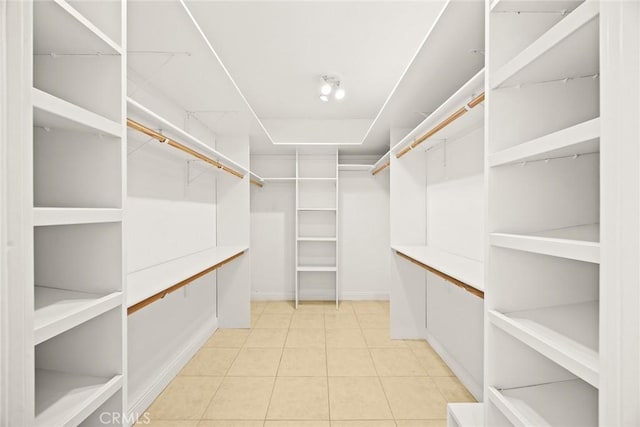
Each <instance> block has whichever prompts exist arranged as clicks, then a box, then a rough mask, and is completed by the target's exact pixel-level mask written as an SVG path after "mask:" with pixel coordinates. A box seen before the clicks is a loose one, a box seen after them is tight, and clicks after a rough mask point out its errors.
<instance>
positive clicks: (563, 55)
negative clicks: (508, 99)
mask: <svg viewBox="0 0 640 427" xmlns="http://www.w3.org/2000/svg"><path fill="white" fill-rule="evenodd" d="M599 13H600V6H599V4H598V2H597V1H593V0H587V1H585V2H584V3H583V4H581V5H580V6H578V7H577V8H576V9H575V10H574V11H573V12H571V13H570V14H569V15H568V16H566V17H565V18H564V19H563V20H561V21H560V22H558V23H557V24H556V25H554V26H553V27H552V28H551V29H549V30H548V31H547V32H546V33H544V34H543V35H542V36H540V38H538V39H537V40H536V41H534V42H533V43H532V44H531V45H529V47H527V48H526V49H524V50H523V51H522V52H520V53H519V54H518V55H517V56H516V57H515V58H513V59H512V60H510V61H509V62H507V63H506V64H505V65H503V66H502V67H500V68H499V69H498V70H497V71H496V72H495V73H494V74H492V76H491V88H492V89H495V88H498V87H501V86H511V85H520V84H525V83H531V82H544V81H550V80H560V79H564V78H568V77H578V76H586V75H593V74H597V73H598V70H599V49H598V37H599V25H598V20H597V19H595V18H596V17H597V16H598V14H599Z"/></svg>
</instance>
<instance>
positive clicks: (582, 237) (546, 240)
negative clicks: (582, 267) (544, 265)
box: [490, 224, 600, 263]
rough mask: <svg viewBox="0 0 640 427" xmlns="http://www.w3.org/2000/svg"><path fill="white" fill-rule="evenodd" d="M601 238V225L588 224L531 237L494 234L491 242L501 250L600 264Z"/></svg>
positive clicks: (526, 235)
mask: <svg viewBox="0 0 640 427" xmlns="http://www.w3.org/2000/svg"><path fill="white" fill-rule="evenodd" d="M599 237H600V227H599V224H589V225H580V226H575V227H566V228H559V229H554V230H548V231H541V232H537V233H528V234H509V233H491V235H490V242H491V244H492V245H493V246H499V247H502V248H508V249H515V250H519V251H526V252H532V253H537V254H542V255H550V256H555V257H560V258H567V259H575V260H578V261H586V262H592V263H599V262H600V243H599Z"/></svg>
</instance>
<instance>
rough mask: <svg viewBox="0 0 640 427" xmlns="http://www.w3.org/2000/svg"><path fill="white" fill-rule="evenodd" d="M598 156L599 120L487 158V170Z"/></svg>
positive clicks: (587, 122) (560, 131) (551, 134)
mask: <svg viewBox="0 0 640 427" xmlns="http://www.w3.org/2000/svg"><path fill="white" fill-rule="evenodd" d="M599 152H600V118H599V117H597V118H595V119H591V120H587V121H586V122H582V123H579V124H577V125H574V126H571V127H568V128H566V129H562V130H559V131H557V132H553V133H550V134H548V135H545V136H542V137H540V138H536V139H534V140H531V141H528V142H524V143H522V144H518V145H516V146H514V147H511V148H507V149H505V150H502V151H499V152H497V153H494V154H491V155H490V156H489V165H490V166H491V167H497V166H504V165H509V164H514V163H521V162H529V161H537V160H546V159H554V158H559V157H568V156H572V155H576V154H577V155H581V154H590V153H599Z"/></svg>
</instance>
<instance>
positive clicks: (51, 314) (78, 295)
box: [33, 286, 122, 345]
mask: <svg viewBox="0 0 640 427" xmlns="http://www.w3.org/2000/svg"><path fill="white" fill-rule="evenodd" d="M34 299H35V313H34V319H33V323H34V325H33V326H34V328H33V334H34V341H35V345H38V344H40V343H41V342H43V341H46V340H48V339H49V338H52V337H54V336H56V335H58V334H61V333H63V332H65V331H68V330H69V329H71V328H73V327H75V326H78V325H80V324H81V323H84V322H86V321H88V320H90V319H93V318H94V317H96V316H99V315H101V314H103V313H106V312H107V311H109V310H111V309H112V308H115V307H117V306H118V305H120V304H122V292H113V293H111V294H108V295H98V294H91V293H86V292H77V291H68V290H65V289H56V288H48V287H45V286H35V287H34Z"/></svg>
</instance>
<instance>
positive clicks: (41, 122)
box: [31, 88, 122, 138]
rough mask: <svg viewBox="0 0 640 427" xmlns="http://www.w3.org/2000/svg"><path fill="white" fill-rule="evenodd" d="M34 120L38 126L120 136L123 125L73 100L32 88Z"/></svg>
mask: <svg viewBox="0 0 640 427" xmlns="http://www.w3.org/2000/svg"><path fill="white" fill-rule="evenodd" d="M31 96H32V100H33V121H34V124H35V125H36V126H42V127H45V128H52V129H66V130H73V131H80V132H96V131H97V132H103V133H106V134H108V135H111V136H115V137H117V138H120V137H121V136H122V125H121V124H119V123H116V122H114V121H112V120H109V119H107V118H105V117H102V116H101V115H99V114H96V113H93V112H91V111H89V110H86V109H84V108H82V107H78V106H77V105H75V104H72V103H71V102H68V101H65V100H63V99H60V98H58V97H56V96H53V95H50V94H48V93H47V92H44V91H42V90H40V89H37V88H33V89H32V95H31Z"/></svg>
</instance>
